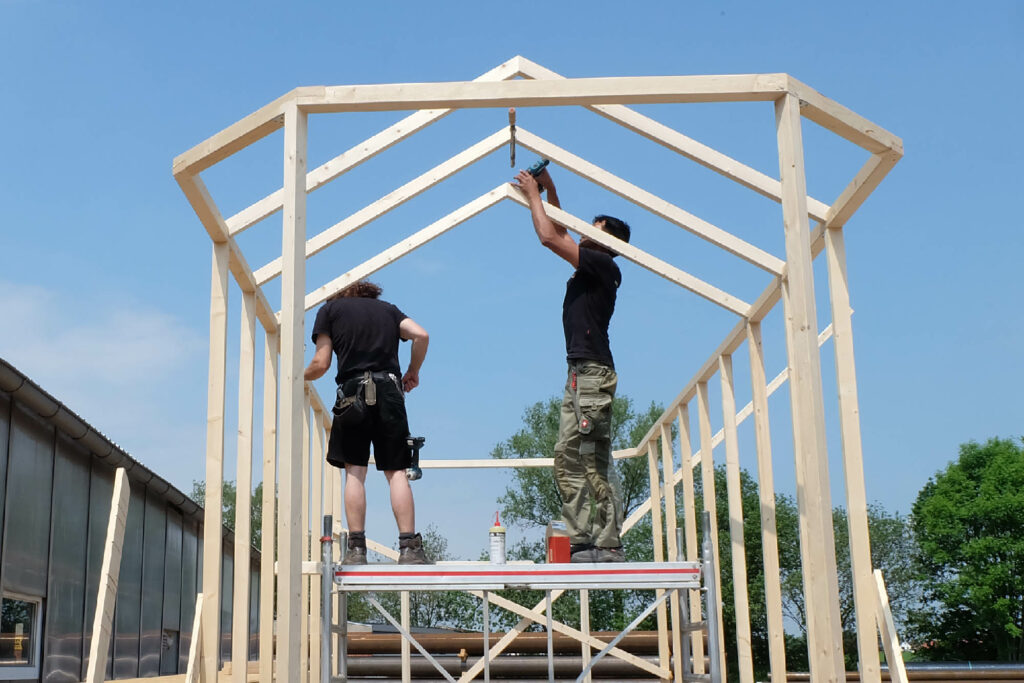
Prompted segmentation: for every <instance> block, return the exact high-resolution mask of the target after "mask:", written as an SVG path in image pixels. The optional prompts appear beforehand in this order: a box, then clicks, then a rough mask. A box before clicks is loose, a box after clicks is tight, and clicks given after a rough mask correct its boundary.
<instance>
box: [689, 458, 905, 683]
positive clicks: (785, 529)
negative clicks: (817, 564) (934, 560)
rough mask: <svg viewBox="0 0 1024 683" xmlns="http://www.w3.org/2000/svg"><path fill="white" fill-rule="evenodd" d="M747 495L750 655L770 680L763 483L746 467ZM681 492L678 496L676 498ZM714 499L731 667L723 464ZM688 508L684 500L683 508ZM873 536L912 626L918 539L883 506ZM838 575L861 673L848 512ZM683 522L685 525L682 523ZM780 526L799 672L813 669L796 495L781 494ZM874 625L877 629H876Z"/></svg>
mask: <svg viewBox="0 0 1024 683" xmlns="http://www.w3.org/2000/svg"><path fill="white" fill-rule="evenodd" d="M695 479H696V488H697V503H696V506H697V509H698V510H700V509H703V499H702V481H701V479H700V478H699V477H696V478H695ZM740 492H741V493H740V498H741V500H742V508H743V540H744V552H745V556H746V565H747V596H748V600H749V610H750V622H751V625H750V626H751V650H752V654H753V658H754V667H755V672H754V673H755V676H757V677H759V678H763V677H764V676H765V675H766V674H767V671H768V668H769V650H768V636H769V634H768V625H767V613H766V604H765V575H764V552H763V545H762V538H761V505H760V498H759V494H758V489H757V482H756V481H755V480H754V478H753V476H752V475H750V473H749V472H747V471H746V470H740ZM677 495H678V494H677ZM715 497H716V510H717V516H718V535H719V539H718V544H719V554H720V558H721V564H722V571H721V575H722V602H723V604H722V616H723V621H724V627H725V632H726V637H725V644H726V663H727V665H728V666H729V667H730V670H731V671H733V670H735V668H736V667H737V665H738V664H737V660H736V652H735V642H736V641H735V633H736V609H735V598H734V595H735V591H734V585H733V579H732V545H731V541H730V538H729V510H728V490H727V488H726V471H725V467H724V466H721V465H720V466H718V467H716V468H715ZM677 507H678V509H680V510H682V504H681V502H679V503H677ZM867 513H868V533H869V535H870V537H871V555H872V566H873V567H875V568H877V569H881V570H882V573H883V574H884V575H885V577H886V582H887V584H888V586H889V592H890V595H891V606H892V608H893V617H894V619H895V621H896V623H897V624H898V625H903V624H904V623H905V622H906V614H907V610H908V608H909V606H911V605H914V604H916V601H917V596H919V595H920V593H921V590H920V583H919V581H918V580H917V576H916V574H915V572H914V570H913V561H912V558H913V555H914V538H913V534H912V532H911V529H910V526H909V522H908V520H907V518H906V517H903V516H901V515H899V514H893V513H890V512H888V511H886V510H885V509H884V508H883V507H882V506H881V505H878V504H877V503H873V504H870V505H868V509H867ZM832 521H833V533H834V534H835V544H836V567H837V570H838V574H839V604H840V615H841V618H842V623H843V627H844V628H843V644H844V653H845V656H846V666H847V668H848V669H850V670H853V669H856V668H857V634H856V618H855V610H854V602H853V571H852V567H851V564H850V544H849V526H848V522H847V515H846V510H844V509H843V508H836V509H835V510H833V514H832ZM680 524H682V520H680ZM775 526H776V535H777V542H778V550H779V573H780V577H779V578H780V582H781V587H782V608H783V614H784V615H785V616H786V617H788V619H789V620H790V621H791V622H792V623H795V624H797V625H799V628H800V629H801V630H800V632H799V633H796V634H786V664H787V667H788V668H789V669H790V670H792V671H799V670H807V665H808V661H807V647H806V642H807V641H806V636H807V634H806V623H807V619H806V616H807V614H806V610H805V605H804V592H803V573H802V571H801V556H800V538H799V511H798V508H797V505H796V502H795V501H794V499H793V498H792V497H791V496H788V495H784V494H776V495H775ZM871 627H872V628H874V625H873V624H872V626H871Z"/></svg>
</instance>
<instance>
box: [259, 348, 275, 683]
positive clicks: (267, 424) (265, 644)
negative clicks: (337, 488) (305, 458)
mask: <svg viewBox="0 0 1024 683" xmlns="http://www.w3.org/2000/svg"><path fill="white" fill-rule="evenodd" d="M277 340H278V337H277V332H276V331H274V332H271V331H267V333H266V343H265V344H264V347H263V519H262V523H263V532H262V535H261V540H260V683H272V681H273V678H274V578H275V577H274V550H275V548H276V545H277V544H276V543H275V538H274V537H275V535H276V534H275V533H274V508H275V506H276V505H277V495H276V493H277V483H276V482H277V468H276V464H275V461H276V459H277V351H278V349H277V346H278V341H277Z"/></svg>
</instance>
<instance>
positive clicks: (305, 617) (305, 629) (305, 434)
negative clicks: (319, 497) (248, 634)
mask: <svg viewBox="0 0 1024 683" xmlns="http://www.w3.org/2000/svg"><path fill="white" fill-rule="evenodd" d="M305 400H306V403H305V407H304V408H303V409H302V561H303V562H309V561H310V560H311V558H310V556H309V550H310V548H309V546H310V543H309V536H310V533H311V532H310V525H309V522H310V520H309V459H310V450H309V439H310V436H311V434H310V422H309V408H310V405H309V388H308V387H307V388H306V394H305ZM311 578H312V577H310V576H309V575H308V574H305V573H304V574H303V575H302V593H301V595H302V598H301V599H302V612H301V614H302V621H300V622H299V624H300V626H299V639H300V640H301V641H302V654H301V655H300V658H301V660H302V678H301V679H300V680H301V681H309V680H310V678H309V677H310V673H311V672H310V669H309V650H310V646H311V643H310V640H309V582H310V580H311Z"/></svg>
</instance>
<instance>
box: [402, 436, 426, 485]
mask: <svg viewBox="0 0 1024 683" xmlns="http://www.w3.org/2000/svg"><path fill="white" fill-rule="evenodd" d="M426 441H427V439H426V437H423V436H408V437H406V438H405V445H406V446H408V447H409V455H410V457H411V458H412V460H411V462H410V464H409V467H407V468H406V470H405V476H406V477H408V479H409V481H416V480H417V479H422V478H423V470H421V469H420V449H421V448H423V444H424V443H426Z"/></svg>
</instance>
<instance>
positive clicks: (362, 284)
mask: <svg viewBox="0 0 1024 683" xmlns="http://www.w3.org/2000/svg"><path fill="white" fill-rule="evenodd" d="M382 291H384V290H382V289H381V288H380V285H376V284H374V283H372V282H370V281H369V280H358V281H356V282H353V283H352V284H350V285H349V286H348V287H346V288H345V289H343V290H341V291H340V292H338V293H337V294H335V295H334V296H332V297H330V299H329V301H330V300H334V299H340V298H342V297H346V296H351V297H363V298H364V299H377V298H380V294H381V292H382Z"/></svg>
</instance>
